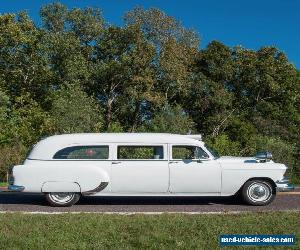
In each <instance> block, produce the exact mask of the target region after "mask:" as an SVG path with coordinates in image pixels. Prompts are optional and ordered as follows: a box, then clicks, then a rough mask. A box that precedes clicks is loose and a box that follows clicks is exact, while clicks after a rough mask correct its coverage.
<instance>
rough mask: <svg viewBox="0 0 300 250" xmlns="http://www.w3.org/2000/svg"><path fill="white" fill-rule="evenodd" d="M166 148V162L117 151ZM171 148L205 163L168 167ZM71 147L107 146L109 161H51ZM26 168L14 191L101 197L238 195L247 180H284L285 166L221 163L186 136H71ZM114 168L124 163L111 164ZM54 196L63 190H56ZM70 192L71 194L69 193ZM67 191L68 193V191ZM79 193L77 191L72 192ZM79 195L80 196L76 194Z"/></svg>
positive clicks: (44, 144)
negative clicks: (194, 150)
mask: <svg viewBox="0 0 300 250" xmlns="http://www.w3.org/2000/svg"><path fill="white" fill-rule="evenodd" d="M120 144H123V145H124V144H126V145H162V144H163V145H164V147H165V152H164V159H165V161H161V160H147V161H135V160H132V161H123V160H118V159H117V153H116V148H117V145H120ZM172 144H177V145H191V146H200V147H202V148H203V149H204V150H205V151H206V152H207V153H208V154H209V156H210V159H209V160H207V161H202V162H201V163H198V162H196V161H190V162H183V161H180V162H179V163H177V164H170V165H169V164H168V161H169V156H170V155H171V152H169V151H168V150H167V148H171V145H172ZM72 145H109V147H110V155H109V159H108V160H68V159H66V160H53V159H52V157H53V155H54V154H55V153H56V152H57V151H58V150H61V149H63V148H65V147H68V146H72ZM29 158H32V159H36V160H30V159H27V160H26V161H25V162H24V165H21V166H16V167H14V169H13V175H14V177H15V182H14V184H15V185H19V186H24V187H25V190H24V192H41V188H42V186H43V184H44V183H45V182H73V183H78V184H79V185H80V188H81V192H87V191H90V190H93V189H95V188H96V187H97V186H99V185H100V183H101V182H108V186H107V187H106V188H105V189H104V190H103V191H101V192H99V193H97V194H96V195H97V196H102V195H103V196H108V195H112V196H117V195H126V196H128V195H132V196H139V195H145V196H206V195H222V196H228V195H232V194H234V193H235V192H236V191H237V190H238V189H239V188H240V187H241V186H242V185H243V184H244V183H245V182H246V181H247V180H248V179H249V178H255V177H264V178H266V177H267V178H270V179H272V180H273V181H274V182H276V181H277V180H280V179H282V177H283V174H284V173H285V171H286V166H284V165H283V164H277V163H274V162H272V161H271V162H268V163H257V162H256V161H255V159H254V158H241V157H221V158H220V159H217V160H215V159H213V157H212V155H211V154H210V153H209V152H208V150H207V149H206V148H205V146H204V143H203V142H201V141H199V140H197V139H192V138H189V137H188V136H183V135H171V134H143V133H142V134H132V133H128V134H124V133H121V134H109V133H108V134H73V135H61V136H52V137H49V138H46V139H44V140H42V141H41V142H39V143H38V144H37V145H36V146H35V147H34V150H33V151H32V152H31V153H30V155H29ZM112 162H121V163H120V164H112ZM57 186H58V187H57V189H56V190H62V191H61V192H63V190H66V189H64V188H65V187H64V186H63V185H62V186H61V189H60V188H59V185H57ZM70 189H72V188H70ZM68 190H69V189H68ZM76 190H78V189H77V188H75V187H74V192H75V191H76ZM76 192H77V191H76Z"/></svg>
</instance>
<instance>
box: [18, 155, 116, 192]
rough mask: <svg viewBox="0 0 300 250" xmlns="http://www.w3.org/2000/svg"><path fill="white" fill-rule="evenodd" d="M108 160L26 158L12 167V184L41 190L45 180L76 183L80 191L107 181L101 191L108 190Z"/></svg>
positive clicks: (26, 189) (35, 190)
mask: <svg viewBox="0 0 300 250" xmlns="http://www.w3.org/2000/svg"><path fill="white" fill-rule="evenodd" d="M110 166H111V164H110V162H109V161H103V162H102V161H40V160H27V161H26V164H25V165H19V166H15V167H14V169H13V175H14V179H15V180H14V184H15V185H20V186H24V187H25V190H24V192H42V186H43V185H44V184H45V183H46V182H57V185H59V182H69V183H78V184H79V186H80V190H81V192H87V191H90V190H93V189H95V188H96V187H98V186H99V185H100V183H101V182H108V183H109V184H108V186H107V187H106V188H105V189H104V190H103V191H102V192H109V191H110V188H111V187H110V171H111V169H110Z"/></svg>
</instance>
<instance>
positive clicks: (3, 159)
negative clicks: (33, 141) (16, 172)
mask: <svg viewBox="0 0 300 250" xmlns="http://www.w3.org/2000/svg"><path fill="white" fill-rule="evenodd" d="M27 152H28V148H27V147H25V146H24V145H23V144H22V143H20V142H14V143H12V144H6V145H2V146H0V179H1V180H2V181H6V175H7V171H8V170H9V168H10V167H11V166H14V165H18V164H21V163H22V161H23V160H24V159H25V157H26V154H27Z"/></svg>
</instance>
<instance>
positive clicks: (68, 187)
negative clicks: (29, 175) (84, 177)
mask: <svg viewBox="0 0 300 250" xmlns="http://www.w3.org/2000/svg"><path fill="white" fill-rule="evenodd" d="M80 191H81V190H80V186H79V185H78V183H75V182H66V181H48V182H45V183H44V184H43V186H42V192H43V193H51V192H76V193H80Z"/></svg>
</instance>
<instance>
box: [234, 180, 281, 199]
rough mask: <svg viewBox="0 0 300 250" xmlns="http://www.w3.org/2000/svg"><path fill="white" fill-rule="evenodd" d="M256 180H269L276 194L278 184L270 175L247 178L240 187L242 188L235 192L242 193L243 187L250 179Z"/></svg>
mask: <svg viewBox="0 0 300 250" xmlns="http://www.w3.org/2000/svg"><path fill="white" fill-rule="evenodd" d="M254 180H260V181H267V182H269V183H270V184H271V185H272V191H273V194H276V184H275V182H274V181H273V180H272V179H271V178H270V177H251V178H249V179H247V180H246V181H245V182H244V183H243V185H242V186H241V187H240V189H239V190H238V191H237V192H236V193H235V195H237V194H240V193H241V191H242V189H243V187H244V186H245V184H246V183H247V182H248V181H254Z"/></svg>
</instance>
